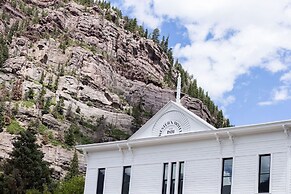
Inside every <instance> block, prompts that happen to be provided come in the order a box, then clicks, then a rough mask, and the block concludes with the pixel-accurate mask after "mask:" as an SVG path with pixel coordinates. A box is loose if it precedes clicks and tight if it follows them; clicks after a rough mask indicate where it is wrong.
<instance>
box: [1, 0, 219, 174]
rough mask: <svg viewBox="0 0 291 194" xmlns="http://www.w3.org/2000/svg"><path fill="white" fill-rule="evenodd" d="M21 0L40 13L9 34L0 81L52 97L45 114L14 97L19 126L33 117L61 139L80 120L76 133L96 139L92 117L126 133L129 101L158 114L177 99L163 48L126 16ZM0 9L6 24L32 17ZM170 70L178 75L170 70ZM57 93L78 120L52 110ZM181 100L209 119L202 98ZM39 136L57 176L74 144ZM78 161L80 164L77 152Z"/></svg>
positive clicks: (7, 140) (5, 139)
mask: <svg viewBox="0 0 291 194" xmlns="http://www.w3.org/2000/svg"><path fill="white" fill-rule="evenodd" d="M24 2H26V3H27V6H31V7H34V8H35V9H38V10H39V12H38V13H39V15H38V16H39V18H38V19H39V20H37V21H38V22H36V23H33V24H30V25H28V26H27V27H26V29H24V30H23V31H22V32H21V33H20V32H19V33H18V34H17V36H16V35H15V36H13V38H12V42H11V43H10V45H9V59H8V60H7V61H6V62H5V63H4V64H3V67H2V68H1V69H0V84H1V86H3V87H4V88H5V89H7V90H9V91H10V90H12V88H13V84H14V82H15V81H16V80H19V79H21V80H23V82H22V88H21V89H22V94H23V96H22V98H23V99H24V97H25V94H26V93H27V92H28V91H29V90H33V92H34V94H35V95H34V99H33V101H36V100H37V98H38V96H39V94H40V93H41V92H42V90H43V88H45V94H44V96H43V98H44V99H47V98H50V99H51V100H52V104H51V105H50V107H49V112H50V113H42V111H41V105H40V104H39V103H36V102H34V104H32V105H25V102H22V101H21V100H20V101H17V102H14V101H13V102H12V104H13V107H17V106H19V108H18V112H17V113H16V115H15V119H17V120H18V121H19V122H20V123H21V125H22V126H24V127H25V126H28V125H29V123H31V122H33V121H34V120H36V119H39V120H40V121H41V123H42V124H43V125H45V126H46V127H47V128H48V129H49V130H50V131H53V135H54V136H56V137H58V138H59V139H60V141H63V138H64V133H65V132H64V131H66V130H67V129H68V128H69V127H70V125H71V124H72V123H76V122H77V121H78V122H80V123H81V122H83V123H85V122H86V125H88V126H89V127H87V126H84V127H82V128H81V132H83V133H84V134H87V135H88V136H90V137H93V139H94V140H98V141H99V140H102V138H101V136H106V134H105V130H98V129H97V128H98V127H97V128H96V126H93V125H94V124H96V120H98V119H99V120H100V118H101V119H105V120H106V122H108V123H110V127H111V128H117V129H119V130H122V131H123V132H125V133H128V134H131V133H132V132H131V130H130V129H131V126H132V122H133V117H132V116H131V115H130V112H131V109H132V107H133V106H136V105H137V104H139V103H141V104H142V106H143V109H144V110H145V111H148V112H152V113H156V112H157V111H158V110H159V109H160V108H162V107H163V106H164V105H165V104H166V103H167V102H168V101H170V100H175V91H174V90H172V89H171V88H168V87H166V84H165V83H164V77H165V75H166V74H167V73H168V72H169V71H170V66H171V65H170V63H169V60H168V57H167V56H166V54H165V53H164V52H163V51H162V49H161V48H160V46H158V45H157V44H156V43H154V42H153V41H152V40H149V39H146V38H143V37H140V36H138V35H137V34H134V33H131V32H128V31H126V30H124V26H123V25H124V21H123V20H122V19H118V18H117V17H116V15H115V13H114V12H113V11H112V12H111V17H112V18H113V19H112V21H115V23H113V22H111V21H108V20H106V19H105V18H104V15H105V13H104V10H102V9H101V8H99V7H98V6H96V5H95V6H93V7H84V6H82V5H78V4H77V3H74V2H73V1H70V2H69V3H62V2H61V1H58V0H25V1H24ZM1 9H2V10H4V9H5V10H8V11H9V13H10V15H11V21H9V22H11V23H13V22H14V21H15V20H19V21H21V20H22V19H28V18H29V17H30V16H28V15H26V14H25V13H23V12H22V11H21V10H19V9H16V8H13V6H11V5H10V4H9V3H7V2H6V3H4V4H2V5H1ZM30 19H31V18H30ZM4 22H5V21H2V20H0V32H4V31H5V25H6V26H7V24H5V23H4ZM116 23H118V25H117V24H116ZM9 25H10V26H11V24H9ZM172 73H173V75H174V76H175V75H176V74H177V73H176V72H175V71H174V70H173V71H172ZM42 76H43V80H41V79H42ZM41 82H42V83H41ZM49 85H51V87H50V86H49ZM0 90H1V87H0ZM0 97H1V95H0ZM3 98H4V97H3ZM60 99H63V100H64V112H65V113H66V112H67V111H68V110H69V108H70V109H71V111H72V112H73V113H74V114H75V115H76V117H78V119H75V120H73V121H72V120H67V119H66V118H61V119H60V118H56V117H55V116H53V115H52V114H51V112H52V110H53V109H54V107H55V106H56V103H57V102H58V101H59V100H60ZM181 101H182V104H183V105H184V106H185V107H187V108H188V109H189V110H191V111H192V112H194V113H195V114H197V115H198V116H200V117H201V118H203V119H204V120H206V121H207V122H209V123H211V124H214V123H215V119H214V117H213V116H211V114H210V113H209V111H208V110H207V108H206V107H205V106H204V105H203V103H202V102H201V101H200V100H198V99H194V98H190V97H189V96H187V95H183V98H182V99H181ZM26 103H27V102H26ZM42 106H43V105H42ZM92 126H93V129H92ZM94 127H95V128H94ZM45 138H46V137H45V135H39V143H40V144H42V149H43V151H44V152H45V158H46V160H48V161H49V162H51V163H52V166H53V167H54V168H55V169H56V171H57V173H58V175H57V176H62V175H63V174H64V173H65V171H66V170H67V167H68V164H69V161H70V159H71V157H72V155H73V154H72V150H67V149H65V148H63V147H61V146H54V145H52V143H48V142H46V143H43V141H45ZM12 139H13V135H10V134H8V133H7V132H3V133H0V157H1V158H5V157H8V153H9V152H10V151H11V147H12V145H11V141H12ZM104 139H108V140H110V139H112V138H106V137H105V138H104ZM79 155H80V156H81V155H82V154H79ZM79 160H80V163H81V168H82V169H83V168H84V162H83V160H82V157H79Z"/></svg>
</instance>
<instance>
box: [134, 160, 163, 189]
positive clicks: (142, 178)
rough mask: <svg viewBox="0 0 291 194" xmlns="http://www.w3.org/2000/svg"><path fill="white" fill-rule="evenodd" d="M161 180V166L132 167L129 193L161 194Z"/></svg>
mask: <svg viewBox="0 0 291 194" xmlns="http://www.w3.org/2000/svg"><path fill="white" fill-rule="evenodd" d="M162 180H163V164H150V165H136V166H133V167H132V177H131V188H130V193H131V194H137V193H138V194H149V193H161V192H162Z"/></svg>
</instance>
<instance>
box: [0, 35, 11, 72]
mask: <svg viewBox="0 0 291 194" xmlns="http://www.w3.org/2000/svg"><path fill="white" fill-rule="evenodd" d="M0 45H1V47H0V68H1V67H2V66H3V64H4V62H5V61H6V60H7V59H8V57H9V52H8V46H7V44H6V41H5V40H4V38H3V35H2V34H0Z"/></svg>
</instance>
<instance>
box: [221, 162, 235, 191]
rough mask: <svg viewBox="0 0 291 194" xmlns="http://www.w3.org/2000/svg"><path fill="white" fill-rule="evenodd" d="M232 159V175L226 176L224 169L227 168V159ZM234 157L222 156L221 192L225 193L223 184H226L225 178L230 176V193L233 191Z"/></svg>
mask: <svg viewBox="0 0 291 194" xmlns="http://www.w3.org/2000/svg"><path fill="white" fill-rule="evenodd" d="M227 160H231V176H224V169H225V161H227ZM232 174H233V157H229V158H222V169H221V186H220V193H221V194H223V193H222V192H223V186H224V178H227V177H230V180H231V181H230V193H232V192H231V191H232V178H233V175H232Z"/></svg>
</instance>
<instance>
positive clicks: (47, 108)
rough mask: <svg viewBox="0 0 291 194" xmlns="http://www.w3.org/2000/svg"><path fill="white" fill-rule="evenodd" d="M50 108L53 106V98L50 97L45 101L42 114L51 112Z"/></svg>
mask: <svg viewBox="0 0 291 194" xmlns="http://www.w3.org/2000/svg"><path fill="white" fill-rule="evenodd" d="M50 106H51V98H50V97H48V98H47V99H46V101H45V104H44V107H43V110H42V112H41V113H42V114H48V113H49V112H50Z"/></svg>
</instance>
